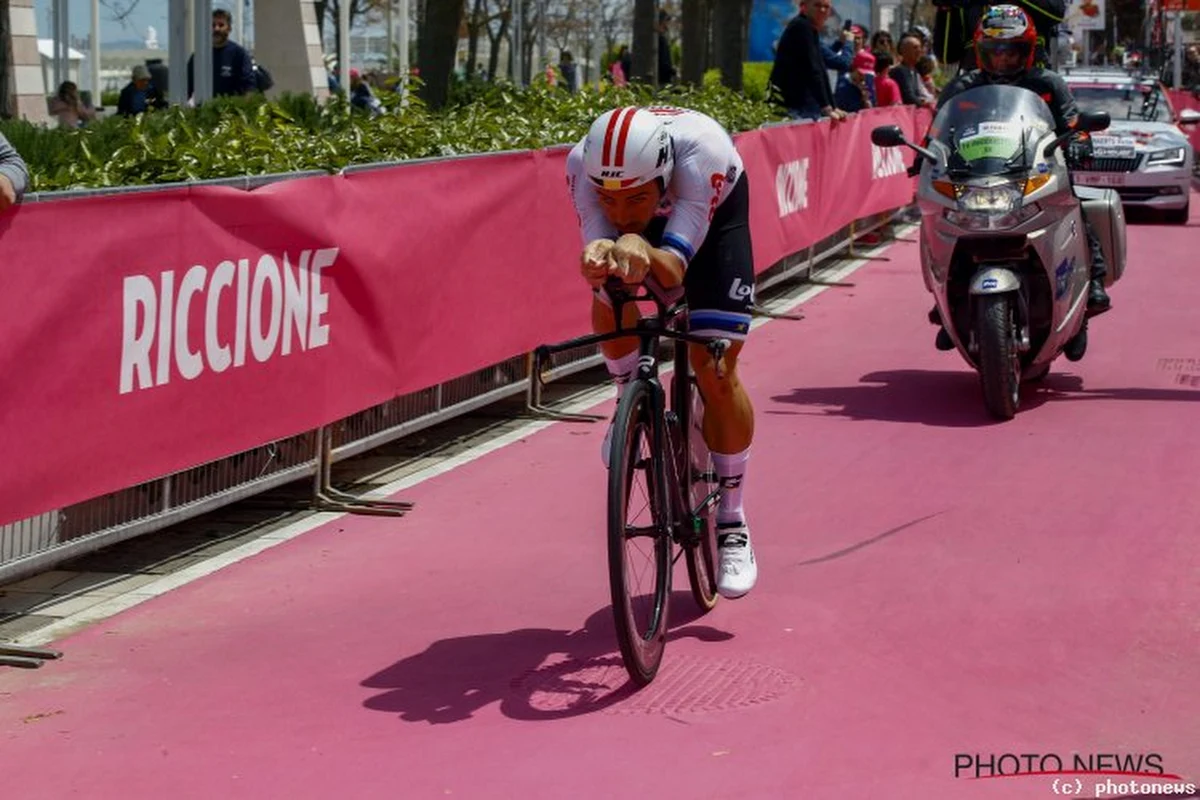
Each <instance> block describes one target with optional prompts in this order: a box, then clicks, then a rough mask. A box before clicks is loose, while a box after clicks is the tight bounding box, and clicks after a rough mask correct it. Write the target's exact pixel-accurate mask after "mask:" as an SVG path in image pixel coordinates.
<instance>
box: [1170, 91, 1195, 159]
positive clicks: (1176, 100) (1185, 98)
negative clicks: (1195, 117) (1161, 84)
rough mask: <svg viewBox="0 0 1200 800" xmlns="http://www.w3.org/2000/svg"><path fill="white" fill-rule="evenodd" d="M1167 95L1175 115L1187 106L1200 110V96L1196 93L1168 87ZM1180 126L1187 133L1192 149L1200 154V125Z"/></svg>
mask: <svg viewBox="0 0 1200 800" xmlns="http://www.w3.org/2000/svg"><path fill="white" fill-rule="evenodd" d="M1167 95H1169V97H1170V101H1171V108H1172V109H1173V110H1174V111H1175V114H1176V115H1178V114H1179V112H1180V111H1183V110H1184V109H1188V108H1190V109H1192V110H1193V111H1200V98H1198V97H1196V95H1194V94H1192V93H1191V92H1183V91H1180V90H1178V89H1168V90H1167ZM1181 128H1182V130H1183V132H1184V133H1186V134H1187V135H1188V139H1189V140H1190V141H1191V143H1192V149H1193V150H1194V151H1195V152H1196V153H1197V154H1200V125H1189V126H1187V127H1182V126H1181Z"/></svg>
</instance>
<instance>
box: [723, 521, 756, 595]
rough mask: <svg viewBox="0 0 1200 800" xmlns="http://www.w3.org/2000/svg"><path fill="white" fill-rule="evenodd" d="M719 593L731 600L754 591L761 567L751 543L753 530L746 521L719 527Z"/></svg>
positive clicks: (727, 523)
mask: <svg viewBox="0 0 1200 800" xmlns="http://www.w3.org/2000/svg"><path fill="white" fill-rule="evenodd" d="M717 552H718V553H719V554H720V564H719V566H718V567H717V592H718V593H720V595H721V597H724V598H726V599H729V600H733V599H735V598H738V597H741V596H742V595H744V594H745V593H746V592H748V591H750V590H751V589H753V588H754V583H755V581H757V580H758V565H757V564H756V563H754V547H753V546H752V545H751V544H750V528H749V527H747V525H746V523H744V522H726V523H722V524H720V525H718V526H717Z"/></svg>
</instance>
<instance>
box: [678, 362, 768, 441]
mask: <svg viewBox="0 0 1200 800" xmlns="http://www.w3.org/2000/svg"><path fill="white" fill-rule="evenodd" d="M688 348H689V353H688V355H689V358H690V359H691V362H692V370H693V371H694V372H695V373H696V382H697V383H698V384H699V385H700V394H701V396H702V397H703V398H704V427H703V430H704V441H705V443H706V444H707V445H708V447H709V449H710V450H712V451H713V452H714V453H741V452H743V451H744V450H746V449H747V448H748V447H750V442H751V441H752V440H753V439H754V406H753V405H751V403H750V395H748V394H747V393H746V389H745V387H743V386H742V382H741V380H739V378H738V372H737V359H738V353H740V352H741V350H742V343H741V342H734V343H732V344H731V345H730V347H729V349H728V350H726V351H725V357H724V359H723V360H724V370H723V373H722V375H721V377H719V378H718V377H717V371H716V366H715V365H714V364H713V359H712V354H711V353H709V352H708V350H707V349H706V348H705V347H703V346H702V345H697V344H690V345H688Z"/></svg>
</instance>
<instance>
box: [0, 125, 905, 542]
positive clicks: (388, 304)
mask: <svg viewBox="0 0 1200 800" xmlns="http://www.w3.org/2000/svg"><path fill="white" fill-rule="evenodd" d="M889 120H894V121H895V122H896V123H897V124H901V125H904V126H907V127H906V130H912V126H914V124H915V123H914V114H913V112H912V111H911V110H910V109H885V110H880V111H877V112H872V113H868V114H862V115H858V116H857V117H856V118H854V119H852V120H850V121H848V122H846V123H843V124H842V125H841V127H840V128H838V129H835V130H831V128H830V126H829V123H819V124H807V125H787V126H780V127H777V128H771V129H766V130H759V131H753V132H750V133H746V134H743V135H741V136H739V137H738V138H737V141H738V146H739V149H741V150H742V152H743V158H744V159H745V161H746V168H747V172H748V175H749V179H750V183H751V214H752V220H751V224H752V236H753V238H754V246H755V250H756V253H755V256H756V258H755V261H756V264H755V268H756V271H759V272H761V271H762V270H763V269H766V268H767V267H768V266H770V265H771V264H772V263H774V262H776V261H778V260H779V259H780V258H782V257H784V256H786V255H789V254H791V253H795V252H798V251H800V250H802V249H803V248H804V247H806V246H808V245H809V244H812V243H813V242H815V241H817V240H819V239H821V238H823V237H824V236H826V235H828V234H829V233H830V232H832V231H833V230H834V229H836V228H837V227H840V226H841V225H842V224H845V222H848V221H849V220H852V219H855V218H858V217H862V216H865V215H867V214H871V213H874V212H877V211H882V210H885V209H887V208H894V207H896V206H900V205H903V204H905V203H907V202H909V201H910V200H911V197H912V182H911V180H910V179H908V178H906V177H905V176H904V175H903V170H901V171H900V172H899V173H897V172H896V171H895V170H896V164H895V163H893V161H892V159H893V158H894V156H892V155H890V154H889V155H887V156H880V155H878V154H876V153H875V152H874V151H873V149H872V145H871V143H870V129H871V128H872V127H874V125H875V124H886V123H887V121H889ZM893 152H896V151H893ZM566 154H567V149H566V148H555V149H552V150H546V151H538V152H532V153H512V154H499V155H489V156H480V157H475V158H468V159H459V160H452V161H442V162H428V163H417V164H408V165H398V166H395V167H387V168H380V169H376V170H369V171H363V172H352V173H350V174H348V175H338V176H328V177H316V178H303V179H296V180H291V181H285V182H281V183H276V184H271V185H269V186H265V187H263V188H260V189H256V190H254V191H251V192H245V191H242V190H239V189H233V188H225V187H214V186H199V187H194V188H188V189H169V190H161V191H151V192H144V193H135V194H127V195H116V196H109V197H97V198H85V199H79V200H63V201H56V202H49V203H32V204H29V205H23V206H18V207H17V208H15V209H14V210H13V211H12V212H10V213H9V214H6V215H5V216H4V217H3V218H2V219H0V249H2V251H3V253H4V255H5V257H4V258H3V263H4V264H5V266H4V267H3V268H0V269H2V272H0V275H2V277H0V320H3V321H4V322H3V325H4V327H5V331H4V336H2V337H0V375H3V376H4V378H3V384H2V388H0V454H3V461H2V462H0V524H4V523H7V522H12V521H15V520H19V519H23V518H25V517H28V516H31V515H33V514H37V513H40V512H43V511H47V510H50V509H53V508H61V507H63V506H66V505H69V504H72V503H75V502H79V501H82V500H85V499H87V498H90V497H95V496H98V495H101V494H105V493H107V492H111V491H115V490H117V489H120V488H122V487H125V486H131V485H134V484H137V483H140V482H143V481H147V480H151V479H153V478H155V477H159V476H162V475H166V474H170V473H172V472H176V471H179V470H183V469H187V468H190V467H193V466H196V465H198V464H202V463H205V462H208V461H212V460H215V459H218V458H221V457H223V456H227V455H229V454H232V453H235V452H239V451H242V450H246V449H249V448H252V447H256V446H259V445H262V444H265V443H268V442H271V441H275V440H277V439H281V438H285V437H287V436H292V435H295V434H298V433H302V432H304V431H306V430H310V429H313V428H316V427H318V426H320V425H323V424H326V423H329V422H332V421H334V420H337V419H339V418H342V417H345V416H348V415H350V414H353V413H355V412H357V411H360V410H362V409H364V408H367V407H369V406H371V405H374V404H376V403H380V402H383V401H384V400H387V399H389V398H392V397H395V396H398V395H403V394H407V393H410V392H414V391H418V390H420V389H423V388H426V387H429V386H433V385H436V384H438V383H440V382H442V381H445V380H449V379H451V378H453V377H456V376H459V375H463V374H466V373H469V372H471V371H473V370H476V369H479V368H481V367H484V366H486V365H488V364H492V363H495V362H498V361H502V360H504V359H506V358H510V357H512V356H515V355H519V354H521V353H524V352H528V351H530V350H532V349H533V348H534V347H535V346H536V345H538V344H540V343H543V342H551V341H558V340H562V339H566V338H569V337H572V336H576V335H579V334H582V333H585V332H586V331H587V330H588V325H589V317H588V313H587V311H588V307H589V303H590V300H589V295H588V292H587V289H586V288H585V286H584V285H583V283H582V280H581V279H580V277H579V274H578V268H577V263H578V262H577V259H578V254H579V249H580V246H581V242H580V241H579V233H578V226H577V220H576V216H575V212H574V208H573V207H572V205H571V202H570V199H569V197H568V195H567V191H566V180H565V175H564V167H565V160H566ZM907 161H908V159H907V156H906V162H907Z"/></svg>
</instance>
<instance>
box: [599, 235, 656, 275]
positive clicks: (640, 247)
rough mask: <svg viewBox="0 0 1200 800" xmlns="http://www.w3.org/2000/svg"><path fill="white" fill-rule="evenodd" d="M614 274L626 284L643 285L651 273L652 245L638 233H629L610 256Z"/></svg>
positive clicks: (615, 246) (618, 241)
mask: <svg viewBox="0 0 1200 800" xmlns="http://www.w3.org/2000/svg"><path fill="white" fill-rule="evenodd" d="M608 257H609V260H610V261H611V262H612V263H613V267H612V270H611V271H612V274H613V275H615V276H616V277H618V278H620V279H621V280H622V281H624V282H625V283H630V284H633V283H641V282H642V281H643V280H644V279H645V277H646V273H648V272H649V271H650V243H649V242H647V241H646V240H645V239H643V238H642V237H641V236H638V235H637V234H636V233H627V234H625V235H624V236H622V237H621V238H620V239H617V243H616V244H615V245H613V248H612V250H611V251H610V252H609V254H608Z"/></svg>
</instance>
